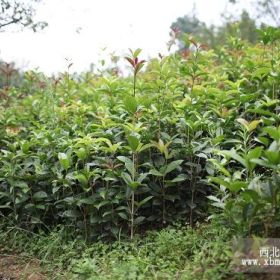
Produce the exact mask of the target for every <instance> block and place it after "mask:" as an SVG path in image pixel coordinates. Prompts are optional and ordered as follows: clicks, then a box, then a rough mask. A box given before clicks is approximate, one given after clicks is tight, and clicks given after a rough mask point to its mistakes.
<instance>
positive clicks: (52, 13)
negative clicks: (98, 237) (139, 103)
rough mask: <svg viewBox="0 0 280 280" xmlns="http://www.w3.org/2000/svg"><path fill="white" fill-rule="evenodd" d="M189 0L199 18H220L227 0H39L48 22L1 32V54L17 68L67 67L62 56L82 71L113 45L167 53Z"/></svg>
mask: <svg viewBox="0 0 280 280" xmlns="http://www.w3.org/2000/svg"><path fill="white" fill-rule="evenodd" d="M194 2H195V4H196V11H197V15H198V17H199V18H200V19H201V20H203V21H205V22H207V23H209V24H211V23H214V24H219V22H220V14H221V13H222V12H223V11H225V8H226V3H227V2H228V1H227V0H211V1H210V0H161V1H160V0H138V1H136V0H118V1H117V0H42V2H41V3H40V4H38V9H37V18H38V19H39V20H45V21H47V22H48V23H49V26H48V27H47V28H46V29H45V30H43V31H40V32H38V33H33V32H32V31H29V30H24V31H20V32H14V31H13V32H12V31H11V30H6V31H5V32H1V33H0V41H1V44H0V58H1V59H3V60H5V61H7V62H10V61H16V63H17V66H18V67H21V68H22V67H25V69H27V68H29V69H30V68H36V67H39V70H41V71H44V72H46V73H52V72H58V71H64V70H65V69H66V65H67V62H66V60H65V58H68V59H71V60H72V62H73V70H75V71H84V70H88V69H89V65H90V63H91V62H94V63H96V62H97V61H98V59H101V58H102V57H105V56H106V55H107V54H106V53H109V52H112V51H116V53H117V54H119V55H122V54H124V53H125V52H127V49H128V48H138V47H139V48H142V49H143V56H144V57H145V58H147V57H148V56H154V55H156V54H157V53H158V52H161V53H166V42H167V41H168V39H169V35H168V34H169V27H170V25H171V23H172V22H173V21H175V20H176V18H178V17H180V16H183V15H185V14H189V13H190V12H191V11H192V9H193V4H194ZM248 2H249V0H247V1H246V0H245V1H243V5H244V6H246V5H248ZM227 8H229V7H227ZM104 47H107V49H106V51H105V52H104V51H102V48H104Z"/></svg>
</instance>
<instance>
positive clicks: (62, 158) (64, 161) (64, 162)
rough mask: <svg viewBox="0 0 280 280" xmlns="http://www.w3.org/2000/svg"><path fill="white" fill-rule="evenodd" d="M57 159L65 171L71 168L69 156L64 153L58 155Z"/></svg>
mask: <svg viewBox="0 0 280 280" xmlns="http://www.w3.org/2000/svg"><path fill="white" fill-rule="evenodd" d="M58 159H59V162H60V164H61V166H62V167H63V168H64V169H65V170H67V169H68V168H69V167H70V166H71V161H70V156H69V155H67V154H65V153H59V154H58Z"/></svg>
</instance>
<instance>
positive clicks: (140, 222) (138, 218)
mask: <svg viewBox="0 0 280 280" xmlns="http://www.w3.org/2000/svg"><path fill="white" fill-rule="evenodd" d="M145 219H146V218H145V217H143V216H140V217H137V218H136V219H135V220H134V224H135V225H140V224H142V223H143V222H144V221H145Z"/></svg>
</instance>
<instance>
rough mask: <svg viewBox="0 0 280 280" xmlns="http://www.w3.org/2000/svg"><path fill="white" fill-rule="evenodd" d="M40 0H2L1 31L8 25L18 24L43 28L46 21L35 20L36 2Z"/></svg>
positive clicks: (35, 28) (0, 8) (0, 9)
mask: <svg viewBox="0 0 280 280" xmlns="http://www.w3.org/2000/svg"><path fill="white" fill-rule="evenodd" d="M39 1H40V0H30V1H28V3H27V1H24V0H0V11H1V13H0V31H4V30H5V29H6V28H7V27H8V26H12V25H18V26H21V27H29V28H32V29H33V31H36V30H37V29H43V28H44V27H46V26H47V23H46V22H40V21H35V20H34V16H35V9H34V4H35V3H36V2H39Z"/></svg>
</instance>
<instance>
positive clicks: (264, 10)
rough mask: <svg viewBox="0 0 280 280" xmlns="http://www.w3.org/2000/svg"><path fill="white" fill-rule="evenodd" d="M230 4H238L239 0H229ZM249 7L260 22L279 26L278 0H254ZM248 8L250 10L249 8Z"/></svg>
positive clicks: (279, 2)
mask: <svg viewBox="0 0 280 280" xmlns="http://www.w3.org/2000/svg"><path fill="white" fill-rule="evenodd" d="M229 2H230V3H232V4H239V3H240V0H229ZM251 9H252V11H254V13H255V15H256V17H257V19H259V21H260V22H261V23H266V24H269V25H274V26H276V27H278V26H280V14H279V13H280V1H279V0H254V1H253V2H251ZM251 9H250V10H251Z"/></svg>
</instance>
